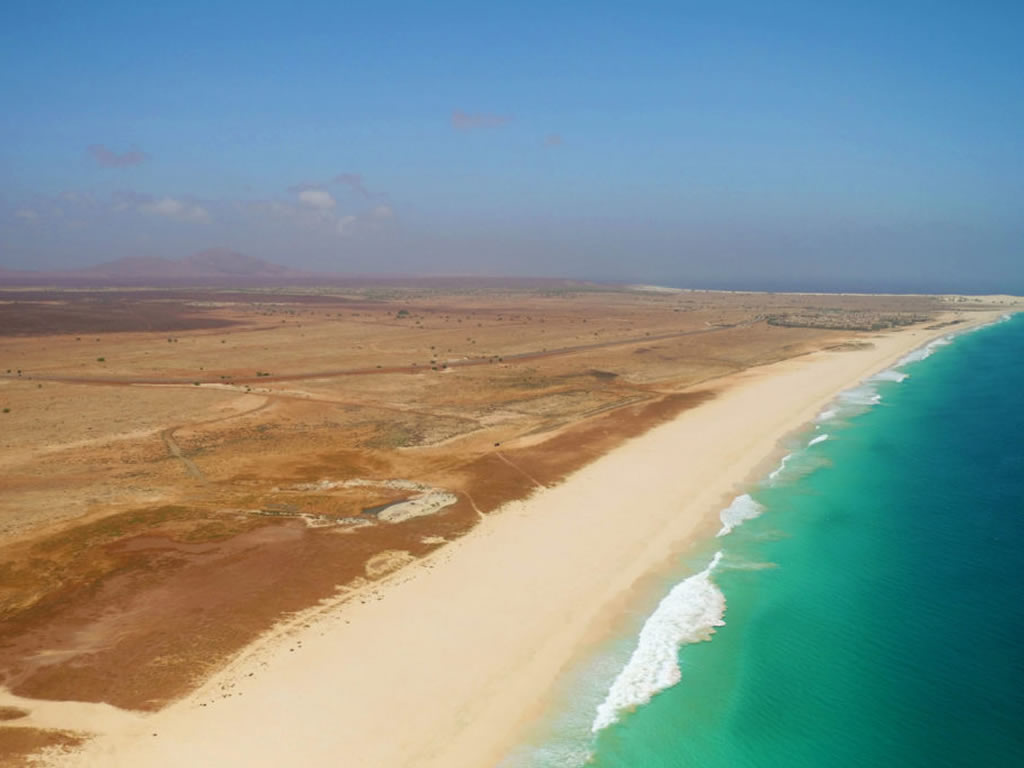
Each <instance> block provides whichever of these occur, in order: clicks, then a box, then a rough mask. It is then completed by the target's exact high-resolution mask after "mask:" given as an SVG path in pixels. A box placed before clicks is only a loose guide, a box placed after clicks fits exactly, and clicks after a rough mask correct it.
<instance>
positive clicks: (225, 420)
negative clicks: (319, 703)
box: [0, 281, 1010, 765]
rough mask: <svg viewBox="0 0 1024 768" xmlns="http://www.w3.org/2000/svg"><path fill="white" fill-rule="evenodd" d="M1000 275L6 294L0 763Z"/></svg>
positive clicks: (992, 304) (975, 302) (165, 691)
mask: <svg viewBox="0 0 1024 768" xmlns="http://www.w3.org/2000/svg"><path fill="white" fill-rule="evenodd" d="M1009 301H1010V300H1008V299H1003V298H1000V297H985V298H958V297H908V296H860V295H809V294H808V295H794V294H752V293H713V292H677V291H665V290H653V289H638V288H632V289H627V288H621V287H609V286H600V285H594V284H582V283H581V284H572V283H566V282H562V281H550V282H499V281H490V282H483V281H478V282H472V281H448V282H445V281H434V282H427V283H423V282H420V283H417V282H405V283H402V282H397V281H396V282H393V283H387V284H379V285H374V284H365V285H352V286H347V287H346V286H340V287H339V286H334V287H322V288H315V289H314V288H309V287H306V288H296V289H250V290H228V289H213V288H210V289H204V290H199V289H192V290H178V289H175V290H170V289H159V290H158V289H152V290H144V289H134V290H113V289H111V290H96V289H81V290H56V289H30V288H25V289H11V290H3V291H0V410H2V413H0V467H2V472H0V537H2V539H0V541H2V545H0V619H2V625H0V627H2V628H0V670H2V672H0V674H2V679H0V685H2V686H3V687H4V688H5V689H6V690H7V691H8V692H9V693H10V694H13V695H12V696H11V697H10V698H11V699H12V700H14V698H15V697H18V698H17V702H18V704H17V705H13V704H12V705H10V706H7V707H5V708H0V718H2V719H3V720H4V725H3V726H0V763H3V764H12V765H17V764H19V762H20V761H21V760H22V759H27V756H28V755H30V754H31V753H32V752H33V751H35V750H37V749H39V748H41V747H45V746H48V745H61V744H65V745H73V744H75V743H78V742H80V741H81V740H83V739H85V738H88V735H89V734H88V732H71V731H67V730H63V729H59V728H47V727H42V726H41V725H39V724H38V723H36V722H35V721H33V718H32V711H31V710H32V706H31V703H26V700H52V701H67V700H70V701H87V702H105V703H108V704H110V705H113V706H115V707H119V708H122V709H129V710H156V709H160V708H162V707H164V706H165V705H166V704H168V703H170V702H172V701H174V700H175V699H178V698H180V697H181V696H183V695H184V694H186V693H188V692H189V691H190V690H193V689H195V687H196V686H197V685H199V684H200V683H201V682H202V681H203V680H204V679H205V678H206V677H207V676H208V675H209V674H210V673H212V672H213V671H215V670H217V669H218V668H220V667H221V666H223V665H224V664H225V663H226V662H227V661H228V660H230V659H231V658H232V656H233V655H234V654H236V653H237V652H238V651H239V650H241V649H242V648H244V647H245V646H246V645H247V644H249V643H251V642H252V641H253V640H254V639H256V638H257V637H258V636H259V635H260V634H261V633H264V632H267V631H268V630H270V629H271V628H272V627H273V626H274V625H275V624H276V623H278V622H280V621H281V620H282V619H284V618H286V617H288V616H290V615H294V614H295V613H296V612H298V611H301V610H304V609H307V608H310V607H311V606H315V605H317V604H318V603H319V602H320V601H323V600H326V599H330V598H338V597H341V598H344V596H345V595H346V594H351V595H352V596H353V597H352V599H356V600H364V599H366V595H367V591H366V590H365V589H360V588H361V587H366V586H367V585H371V586H372V583H373V582H374V581H377V580H379V579H381V578H383V577H384V576H386V575H388V574H390V573H393V572H394V571H395V570H396V569H400V568H402V567H403V566H406V565H407V564H409V563H412V562H414V561H416V560H418V559H420V558H422V557H423V556H425V555H427V554H429V553H431V552H433V551H435V550H436V549H438V548H439V547H443V546H444V545H445V544H446V543H447V542H451V541H453V540H455V539H458V538H460V537H461V536H463V535H465V534H466V533H467V532H469V531H470V530H471V529H472V528H473V527H474V526H475V525H476V524H477V523H478V522H479V521H480V520H481V519H483V518H484V517H485V516H487V515H490V514H492V513H494V512H495V511H497V510H499V508H500V507H501V506H502V504H504V503H505V502H508V501H510V500H514V499H520V498H523V497H526V496H528V495H529V494H530V493H531V492H532V491H534V490H535V489H536V488H538V487H547V486H551V485H553V484H557V483H558V482H559V480H561V479H562V478H564V477H565V476H566V475H567V474H569V473H570V472H572V471H574V470H576V469H578V468H580V467H582V466H583V465H585V464H587V463H588V462H590V461H591V460H593V459H594V458H596V457H598V456H601V455H603V454H605V453H606V452H607V451H609V450H610V449H611V448H613V447H614V446H616V445H617V444H619V443H621V442H622V441H624V440H626V439H628V438H630V437H633V436H637V435H639V434H641V433H643V432H645V431H646V430H648V429H649V428H651V427H653V426H655V425H657V424H659V423H662V422H665V421H667V420H669V419H671V418H672V417H674V416H675V415H677V414H679V413H681V412H682V411H684V410H686V409H689V408H694V407H697V406H699V405H700V404H701V403H702V402H705V401H707V400H709V399H712V398H714V397H715V396H716V392H717V389H718V387H719V383H720V382H721V381H723V380H724V379H725V377H728V376H729V375H731V374H735V373H737V372H739V371H742V370H744V369H748V368H751V367H754V366H759V365H764V364H767V363H771V362H775V361H779V360H783V359H786V358H792V357H797V356H801V355H805V354H808V353H812V352H818V351H822V350H824V351H827V352H829V353H834V354H843V353H844V351H848V350H851V349H856V348H858V347H863V346H864V345H870V344H872V337H873V336H874V335H877V334H878V333H879V332H881V331H888V330H890V329H893V328H903V327H914V328H918V329H920V328H937V327H945V324H949V326H950V327H951V328H952V327H954V326H955V325H956V324H959V323H961V322H964V321H965V320H966V321H969V320H970V319H971V317H972V313H974V312H978V311H991V310H993V309H1000V308H1002V307H1004V306H1006V304H1007V302H1009Z"/></svg>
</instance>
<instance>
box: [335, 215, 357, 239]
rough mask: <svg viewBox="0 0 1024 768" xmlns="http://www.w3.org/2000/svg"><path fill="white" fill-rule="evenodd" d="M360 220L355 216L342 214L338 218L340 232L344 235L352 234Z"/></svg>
mask: <svg viewBox="0 0 1024 768" xmlns="http://www.w3.org/2000/svg"><path fill="white" fill-rule="evenodd" d="M358 220H359V219H357V218H356V217H355V216H342V217H341V218H340V219H338V234H339V235H342V236H345V235H350V234H352V229H353V228H354V227H355V225H356V222H357V221H358Z"/></svg>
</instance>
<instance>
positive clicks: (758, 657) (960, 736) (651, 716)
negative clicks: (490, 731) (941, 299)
mask: <svg viewBox="0 0 1024 768" xmlns="http://www.w3.org/2000/svg"><path fill="white" fill-rule="evenodd" d="M722 519H723V535H721V536H720V537H718V538H716V539H715V540H714V541H713V542H711V543H710V544H709V545H708V546H707V547H706V548H704V549H702V550H701V551H699V552H697V553H691V554H690V555H688V556H687V558H686V561H685V562H682V563H680V569H679V573H678V574H677V575H676V576H674V577H672V578H671V579H670V580H669V581H667V582H666V583H664V584H663V585H662V587H661V588H659V589H658V590H657V592H658V594H654V595H652V597H651V601H650V602H649V603H647V604H644V605H638V606H636V614H635V615H633V616H628V617H626V618H625V619H624V621H623V625H624V628H623V631H622V633H621V635H620V636H619V637H616V638H615V639H614V640H613V641H610V642H609V643H608V644H607V646H606V647H604V648H603V649H601V651H600V652H599V653H598V654H597V655H596V656H595V657H594V658H592V659H589V660H587V661H586V663H584V664H581V666H580V667H579V669H577V670H575V671H574V672H573V673H571V674H570V675H569V676H568V678H567V679H566V680H565V681H563V683H562V684H561V686H560V688H559V690H560V694H559V695H560V698H559V705H558V706H557V707H556V711H554V712H552V713H551V714H550V717H549V718H548V719H547V720H546V721H545V722H544V723H543V724H542V725H541V726H539V727H538V729H537V732H536V734H535V736H534V739H533V740H532V741H531V743H529V744H525V745H523V747H522V748H521V749H520V750H519V751H518V752H517V753H516V754H515V755H513V756H511V757H510V758H509V759H508V760H507V761H506V762H505V763H504V764H503V765H504V766H508V768H513V767H515V768H518V767H519V766H543V767H544V768H547V766H552V767H553V766H560V767H562V766H564V767H565V768H574V767H575V766H581V765H588V766H594V768H663V767H665V768H667V767H669V766H671V767H673V768H679V767H683V766H694V767H697V768H718V767H719V766H721V767H722V768H745V767H747V766H749V767H750V768H754V767H755V766H756V767H757V768H774V767H775V766H780V767H781V766H785V767H786V768H803V767H804V766H806V767H808V768H810V767H812V766H813V768H821V767H823V766H828V767H833V768H842V767H844V766H850V767H851V768H852V767H853V766H857V768H861V766H904V767H907V766H920V767H921V768H939V767H941V766H965V767H971V768H978V767H980V766H1024V315H1017V316H1015V317H1014V318H1012V319H1009V320H1006V321H1005V322H1001V323H998V324H996V325H992V326H988V327H985V328H982V329H980V330H977V331H973V332H969V333H963V334H960V335H955V334H951V335H950V336H947V337H945V338H943V339H940V340H938V341H937V342H936V343H933V344H931V345H929V347H927V348H926V349H922V350H919V351H917V352H915V353H913V354H912V355H910V356H908V358H906V359H905V360H904V361H901V363H900V364H899V365H897V366H895V367H894V368H892V369H890V370H888V371H885V372H883V373H882V374H880V375H878V376H876V377H873V378H872V379H870V380H868V381H865V382H863V383H862V384H861V385H859V386H857V387H854V388H852V389H850V390H848V391H847V392H845V393H843V395H841V396H840V397H839V398H838V399H837V400H836V401H835V402H834V403H833V404H832V405H830V406H829V407H828V408H826V409H825V411H823V412H822V414H820V415H819V417H818V420H817V421H816V422H815V424H813V425H812V426H810V427H809V428H808V429H807V430H806V432H805V433H803V434H802V435H800V436H799V437H798V438H795V439H794V443H793V445H792V446H791V453H790V455H789V456H788V457H787V459H786V461H785V462H784V463H783V464H782V466H780V468H779V469H778V470H776V471H775V472H773V473H772V475H771V476H770V477H766V478H765V479H764V481H763V482H762V483H761V484H760V485H759V486H758V487H756V488H754V489H753V490H752V491H751V492H750V494H749V495H744V496H742V497H739V498H738V499H737V500H736V501H735V502H733V504H732V505H730V507H729V508H728V509H727V510H724V511H723V514H722Z"/></svg>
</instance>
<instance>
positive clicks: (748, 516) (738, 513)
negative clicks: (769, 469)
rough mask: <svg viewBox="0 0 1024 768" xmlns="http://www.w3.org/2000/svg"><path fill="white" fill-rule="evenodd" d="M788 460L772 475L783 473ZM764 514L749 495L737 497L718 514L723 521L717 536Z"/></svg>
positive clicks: (762, 509)
mask: <svg viewBox="0 0 1024 768" xmlns="http://www.w3.org/2000/svg"><path fill="white" fill-rule="evenodd" d="M788 458H789V456H787V457H786V459H788ZM786 459H783V460H782V466H780V467H779V469H778V470H776V472H773V473H772V475H775V474H776V473H777V472H780V471H782V467H785V466H786ZM762 512H764V507H763V506H761V505H760V504H758V503H757V502H756V501H754V499H753V497H751V495H750V494H749V493H744V494H743V495H742V496H737V497H736V498H735V499H733V500H732V503H731V504H729V506H728V507H726V508H725V509H723V510H722V511H721V512H719V513H718V519H719V520H721V521H722V530H720V531H719V532H718V534H717V535H718V536H725V535H726V534H727V533H729V532H730V531H732V529H733V528H735V527H736V526H738V525H742V524H743V523H745V522H746V521H747V520H753V519H754V518H755V517H757V516H758V515H760V514H761V513H762Z"/></svg>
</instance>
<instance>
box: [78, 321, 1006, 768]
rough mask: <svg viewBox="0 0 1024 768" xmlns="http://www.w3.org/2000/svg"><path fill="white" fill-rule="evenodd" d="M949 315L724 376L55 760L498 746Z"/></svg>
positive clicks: (346, 761)
mask: <svg viewBox="0 0 1024 768" xmlns="http://www.w3.org/2000/svg"><path fill="white" fill-rule="evenodd" d="M978 319H979V320H981V319H983V318H981V317H979V318H978ZM986 319H987V318H986ZM944 332H947V329H943V330H941V331H939V330H931V331H929V330H924V329H918V330H909V331H903V332H899V333H895V334H887V335H881V336H878V337H876V338H874V339H872V341H873V346H871V347H869V348H858V349H854V350H850V351H842V352H838V351H837V352H817V353H813V354H810V355H805V356H802V357H799V358H795V359H791V360H787V361H783V362H781V363H775V364H772V365H767V366H762V367H759V368H754V369H749V370H746V371H743V372H741V373H739V374H736V375H734V376H731V377H729V378H727V379H723V380H722V381H720V382H719V383H718V386H717V396H716V397H715V398H713V399H712V400H710V401H708V402H706V403H704V404H702V405H700V406H699V407H697V408H694V409H692V410H689V411H685V412H683V413H682V414H681V415H680V416H678V417H677V418H676V419H675V420H673V421H671V422H669V423H667V424H664V425H662V426H659V427H656V428H654V429H653V430H651V431H649V432H648V433H646V434H644V435H643V436H641V437H639V438H636V439H633V440H631V441H629V442H627V443H625V444H624V445H622V446H620V447H618V448H616V449H615V450H613V451H612V452H610V453H608V454H607V455H605V456H603V457H601V458H599V459H597V460H596V461H594V462H593V463H591V464H590V465H588V466H587V467H585V468H584V469H582V470H580V471H578V472H576V473H575V474H573V475H571V476H570V477H569V478H568V479H567V480H566V481H565V482H563V483H562V484H560V485H558V486H556V487H553V488H549V489H544V490H540V491H538V492H537V493H535V494H534V495H533V496H531V497H530V498H528V499H526V500H523V501H519V502H513V503H511V504H509V505H507V506H506V507H505V508H504V509H503V510H501V511H500V512H499V513H498V514H495V515H493V516H490V517H489V518H487V519H486V520H484V521H482V523H481V524H480V525H479V526H478V527H477V528H475V529H474V530H473V531H472V532H471V533H470V534H468V535H467V536H465V537H464V538H463V539H462V540H460V541H458V542H455V543H454V544H452V545H449V546H446V547H445V548H443V549H442V550H440V551H439V552H438V553H436V554H435V555H433V556H431V557H428V558H426V559H424V560H423V561H421V562H419V563H416V564H414V565H412V566H409V567H408V568H406V569H403V570H402V571H400V572H398V573H397V574H395V575H394V576H393V577H390V578H389V580H386V581H385V582H384V586H383V588H380V589H378V590H377V591H375V592H370V591H368V592H367V593H366V595H365V597H364V598H362V599H357V600H351V601H349V602H348V603H346V604H344V605H342V606H339V607H338V608H337V609H335V610H333V611H328V612H325V613H323V614H322V615H321V616H320V617H318V618H316V619H313V620H310V621H309V622H307V623H308V626H307V627H303V628H300V629H298V630H297V631H296V632H294V633H292V634H290V635H287V636H279V637H277V638H276V639H274V640H273V641H264V642H262V643H258V644H256V646H254V647H252V648H251V649H250V650H249V651H247V652H246V653H244V654H243V655H242V656H241V657H239V659H238V660H236V661H235V662H234V663H233V664H231V665H230V666H229V667H228V668H227V669H225V670H224V671H223V672H221V673H219V674H217V675H215V676H214V677H213V678H211V679H210V680H209V681H207V683H206V684H204V685H203V687H202V688H200V689H199V690H197V691H196V692H195V693H194V694H192V695H190V696H188V697H187V698H185V699H184V700H182V701H179V702H178V703H176V704H174V705H172V706H170V707H168V708H167V709H165V710H163V711H161V712H158V713H155V714H152V715H147V716H145V717H144V718H142V719H141V720H139V721H129V722H128V723H127V724H126V723H125V722H123V721H119V722H111V723H110V727H109V728H107V729H105V730H106V732H105V733H104V734H102V735H101V736H100V737H98V738H97V739H96V740H95V741H93V742H92V743H90V744H89V745H88V746H87V747H86V748H84V749H83V750H82V751H80V752H79V753H77V754H75V755H74V756H72V757H71V758H70V759H67V760H65V761H61V764H71V765H88V766H138V765H146V766H185V765H246V766H264V765H265V766H278V765H288V764H292V765H295V764H301V765H310V766H318V765H325V766H327V765H331V766H334V765H339V764H340V765H353V766H356V765H358V766H376V767H380V768H390V767H392V766H394V767H396V768H397V767H398V766H446V767H448V768H452V767H458V766H467V768H468V767H469V766H473V767H474V768H475V767H476V766H483V765H490V764H493V763H495V762H496V761H497V760H499V759H500V757H501V756H502V755H503V754H504V752H505V751H506V749H507V748H508V747H509V746H510V744H512V743H514V742H515V739H516V737H517V734H518V733H519V732H520V729H521V728H522V727H524V726H525V725H526V724H527V723H529V722H530V721H531V719H532V718H533V717H535V716H536V714H537V713H538V711H539V710H540V708H541V707H543V697H544V694H545V692H546V691H547V690H548V689H549V688H550V687H551V684H552V681H553V680H554V679H555V677H556V676H557V675H558V673H559V671H560V670H561V669H563V668H564V667H565V665H566V664H568V663H570V662H571V661H572V660H573V658H574V656H575V654H578V653H579V652H580V651H581V649H585V648H586V647H588V643H589V642H590V641H592V640H593V639H595V638H596V637H599V636H601V635H602V634H603V633H605V632H607V631H608V628H609V626H610V625H611V623H612V622H613V621H614V618H615V613H616V607H617V606H621V601H622V600H623V599H624V597H625V596H627V595H628V591H629V589H630V588H631V586H632V585H634V584H635V583H636V581H637V580H638V579H639V578H640V577H642V576H643V575H645V574H648V573H650V572H651V571H652V570H654V569H657V568H659V567H661V566H663V565H664V564H665V562H666V559H667V558H669V557H670V556H671V555H672V554H673V553H674V552H679V551H680V550H682V549H683V548H685V547H686V546H687V545H688V542H691V541H693V540H694V538H695V537H697V536H703V535H708V536H712V535H714V532H715V531H716V530H717V518H716V516H717V513H718V511H719V510H720V508H721V507H722V506H724V505H725V504H726V503H728V500H729V498H730V497H731V496H732V495H734V494H735V493H736V492H737V491H738V490H740V489H741V488H742V484H743V483H744V482H745V481H748V480H751V479H753V477H754V476H755V474H756V473H758V472H760V471H761V470H762V469H763V466H764V462H765V461H766V460H768V459H769V458H770V457H772V456H773V454H774V453H775V452H776V451H777V449H778V442H779V440H780V438H781V437H783V436H784V435H786V434H787V433H788V432H790V431H792V430H794V429H796V428H798V427H799V426H800V425H801V424H804V423H806V422H808V421H809V420H811V419H812V418H813V417H814V415H815V414H816V413H817V412H818V411H819V410H820V408H821V407H822V406H823V405H824V403H826V402H827V401H828V400H829V399H831V398H832V397H833V396H834V395H835V394H836V393H837V392H838V391H839V390H841V389H843V388H845V387H847V386H850V385H851V384H853V383H855V382H856V381H858V380H859V379H861V378H864V377H866V376H868V375H871V374H872V373H874V372H876V371H879V370H881V369H884V368H885V367H886V366H887V365H889V364H891V363H892V362H894V361H895V360H896V359H898V358H899V357H901V356H902V355H903V354H905V353H906V352H907V351H909V350H910V349H912V348H914V347H916V346H918V345H920V344H922V343H924V342H925V341H927V340H928V339H930V338H932V337H935V336H939V335H942V333H944ZM377 586H378V587H379V586H380V584H379V583H378V585H377ZM66 727H73V724H71V723H68V724H67V725H66ZM154 734H155V735H154Z"/></svg>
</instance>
